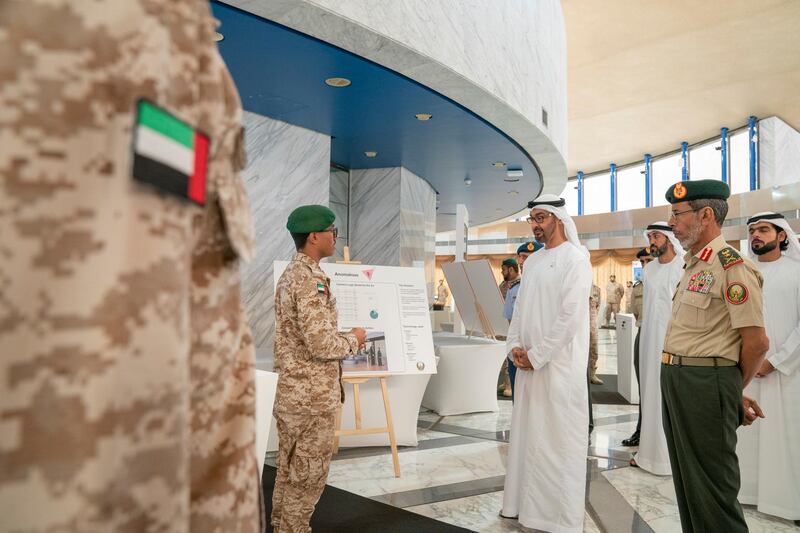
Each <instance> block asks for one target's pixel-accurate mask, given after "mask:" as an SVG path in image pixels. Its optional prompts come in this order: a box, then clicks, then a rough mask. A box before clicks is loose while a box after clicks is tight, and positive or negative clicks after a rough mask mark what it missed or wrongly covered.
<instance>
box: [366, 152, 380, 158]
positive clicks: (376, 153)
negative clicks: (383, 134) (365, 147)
mask: <svg viewBox="0 0 800 533" xmlns="http://www.w3.org/2000/svg"><path fill="white" fill-rule="evenodd" d="M364 155H365V156H367V157H375V156H377V155H378V152H372V151H366V152H364Z"/></svg>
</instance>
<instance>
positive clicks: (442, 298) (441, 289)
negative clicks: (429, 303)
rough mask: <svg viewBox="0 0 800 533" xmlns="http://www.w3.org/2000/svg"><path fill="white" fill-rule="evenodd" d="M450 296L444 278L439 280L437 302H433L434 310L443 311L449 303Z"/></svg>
mask: <svg viewBox="0 0 800 533" xmlns="http://www.w3.org/2000/svg"><path fill="white" fill-rule="evenodd" d="M449 297H450V291H449V290H448V289H447V287H446V286H445V284H444V280H443V279H440V280H439V286H438V287H436V303H435V304H433V310H434V311H443V310H444V307H445V306H446V305H447V298H449Z"/></svg>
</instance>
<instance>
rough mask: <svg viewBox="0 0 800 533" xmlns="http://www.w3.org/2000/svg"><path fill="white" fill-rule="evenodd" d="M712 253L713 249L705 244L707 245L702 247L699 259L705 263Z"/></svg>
mask: <svg viewBox="0 0 800 533" xmlns="http://www.w3.org/2000/svg"><path fill="white" fill-rule="evenodd" d="M712 253H714V251H713V250H712V249H711V247H710V246H707V247H705V248H703V251H702V252H700V260H701V261H705V262H706V263H708V262H709V260H710V259H711V254H712Z"/></svg>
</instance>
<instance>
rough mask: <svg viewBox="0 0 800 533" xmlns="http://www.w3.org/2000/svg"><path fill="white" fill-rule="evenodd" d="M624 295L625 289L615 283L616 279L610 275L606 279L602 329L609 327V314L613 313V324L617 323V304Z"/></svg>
mask: <svg viewBox="0 0 800 533" xmlns="http://www.w3.org/2000/svg"><path fill="white" fill-rule="evenodd" d="M624 294H625V289H624V288H623V287H622V285H620V284H619V283H617V277H616V276H615V275H614V274H611V276H609V278H608V284H607V285H606V320H605V324H604V326H603V327H606V328H610V327H611V313H614V323H616V321H617V313H619V303H620V302H621V301H622V296H623V295H624Z"/></svg>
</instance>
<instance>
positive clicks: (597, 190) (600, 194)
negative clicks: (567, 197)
mask: <svg viewBox="0 0 800 533" xmlns="http://www.w3.org/2000/svg"><path fill="white" fill-rule="evenodd" d="M609 211H611V176H610V173H609V172H604V173H603V174H595V175H594V176H588V177H584V178H583V214H584V215H594V214H597V213H608V212H609Z"/></svg>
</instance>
